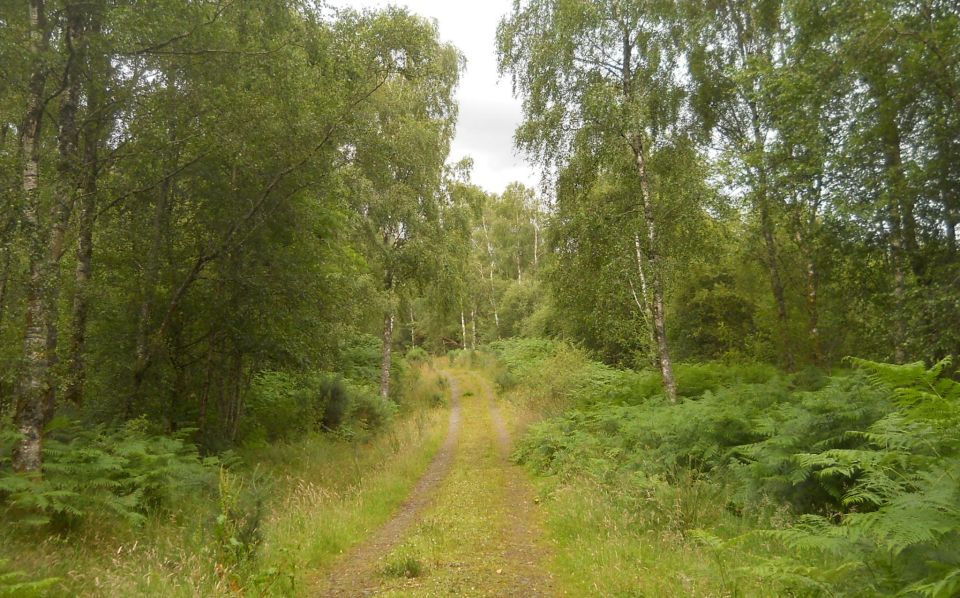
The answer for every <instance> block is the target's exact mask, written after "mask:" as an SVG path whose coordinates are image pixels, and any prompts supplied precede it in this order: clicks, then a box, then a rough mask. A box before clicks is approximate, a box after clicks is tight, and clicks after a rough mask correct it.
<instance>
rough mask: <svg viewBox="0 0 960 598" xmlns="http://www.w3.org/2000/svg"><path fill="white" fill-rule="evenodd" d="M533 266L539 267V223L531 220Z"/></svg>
mask: <svg viewBox="0 0 960 598" xmlns="http://www.w3.org/2000/svg"><path fill="white" fill-rule="evenodd" d="M533 267H534V268H539V267H540V223H539V222H537V220H536V218H534V220H533Z"/></svg>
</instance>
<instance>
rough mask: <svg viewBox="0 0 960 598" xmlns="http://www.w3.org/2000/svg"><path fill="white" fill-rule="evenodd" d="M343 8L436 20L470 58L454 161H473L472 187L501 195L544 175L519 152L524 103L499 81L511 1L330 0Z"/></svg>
mask: <svg viewBox="0 0 960 598" xmlns="http://www.w3.org/2000/svg"><path fill="white" fill-rule="evenodd" d="M330 3H331V4H332V5H334V6H339V7H353V8H368V7H370V8H379V7H384V6H387V5H388V4H392V5H395V6H406V7H408V8H409V9H410V10H411V11H412V12H415V13H417V14H421V15H423V16H425V17H428V18H432V19H436V21H437V24H438V26H439V28H440V37H441V38H442V39H443V40H444V41H449V42H452V43H453V44H454V45H455V46H457V48H459V49H460V51H461V52H463V54H464V56H466V58H467V70H466V72H465V73H464V74H463V76H462V78H461V80H460V88H459V90H458V91H457V99H458V101H459V102H460V117H459V119H458V121H457V135H456V137H455V138H454V140H453V146H452V147H451V150H450V161H451V162H457V161H459V160H460V159H461V158H463V157H464V156H470V157H471V158H473V162H474V167H473V182H474V183H476V184H478V185H480V186H481V187H483V188H484V189H486V190H487V191H493V192H496V193H499V192H501V191H503V188H504V187H505V186H506V185H507V183H509V182H511V181H520V182H522V183H525V184H527V185H529V186H531V187H533V186H536V185H537V184H538V182H539V180H540V177H539V174H538V172H537V171H536V170H534V169H533V168H532V167H531V166H529V165H528V164H527V163H526V162H525V161H524V159H523V158H522V157H521V156H519V155H517V154H515V153H514V149H513V131H514V129H515V128H516V127H517V124H519V122H520V118H521V112H520V101H519V100H515V99H514V98H513V96H512V94H511V93H510V81H509V78H506V77H505V78H504V79H503V80H502V81H501V80H499V79H498V77H497V56H496V48H495V41H494V37H495V36H496V32H497V23H498V22H499V21H500V17H501V16H503V15H505V14H507V13H508V12H510V9H511V7H512V4H513V3H512V0H472V1H454V0H395V1H393V2H387V1H382V0H330Z"/></svg>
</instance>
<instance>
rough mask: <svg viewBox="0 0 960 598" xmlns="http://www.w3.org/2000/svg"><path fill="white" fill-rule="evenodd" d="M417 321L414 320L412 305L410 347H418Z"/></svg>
mask: <svg viewBox="0 0 960 598" xmlns="http://www.w3.org/2000/svg"><path fill="white" fill-rule="evenodd" d="M416 324H417V323H416V320H414V319H413V305H410V346H411V347H416V346H417V325H416Z"/></svg>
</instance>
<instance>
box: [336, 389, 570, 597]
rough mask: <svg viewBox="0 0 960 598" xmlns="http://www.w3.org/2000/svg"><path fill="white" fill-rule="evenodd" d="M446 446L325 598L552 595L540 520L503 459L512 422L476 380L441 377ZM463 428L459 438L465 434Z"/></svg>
mask: <svg viewBox="0 0 960 598" xmlns="http://www.w3.org/2000/svg"><path fill="white" fill-rule="evenodd" d="M447 377H448V380H450V390H451V405H452V409H451V415H450V428H449V431H448V435H447V439H446V441H445V443H444V445H443V447H442V448H441V449H440V451H439V452H438V453H437V456H436V457H435V458H434V461H433V462H432V463H431V465H430V468H429V469H428V471H427V473H426V474H425V475H424V477H423V478H422V479H421V480H420V482H419V483H418V484H417V486H416V487H415V488H414V490H413V492H412V493H411V496H410V497H409V498H408V500H407V502H406V503H404V505H403V506H402V507H401V508H400V510H399V512H398V513H397V515H396V516H395V517H394V518H393V519H391V520H390V521H389V522H388V523H387V524H386V525H385V526H384V527H382V528H381V529H380V530H379V531H378V532H377V533H376V534H374V536H373V537H372V538H370V539H369V540H368V541H366V542H364V543H363V544H361V545H360V546H359V547H358V548H357V549H355V550H354V551H353V552H352V553H350V554H349V555H348V556H347V557H346V558H344V559H343V560H342V561H341V562H340V563H339V564H338V565H337V566H336V567H335V570H334V572H333V573H332V574H331V575H330V577H329V579H328V580H327V584H326V586H325V589H324V590H323V591H322V592H321V593H320V594H319V595H321V596H372V595H376V596H438V595H447V596H450V595H457V596H524V597H525V598H527V597H530V598H532V597H536V596H553V595H555V594H556V591H555V589H554V583H553V579H552V578H551V576H550V575H549V573H547V572H546V571H545V569H544V568H543V565H544V563H545V562H546V560H547V556H548V555H547V552H546V550H545V548H544V547H543V546H542V545H541V544H540V537H541V536H542V531H541V528H540V523H539V516H538V515H539V514H538V513H537V507H536V504H535V503H534V502H533V498H532V493H531V490H530V488H529V485H528V483H527V481H526V474H525V473H524V472H523V471H522V470H520V468H519V467H518V466H517V465H514V464H512V463H511V462H510V460H509V455H510V452H511V440H510V434H509V428H508V421H507V419H506V418H505V417H504V413H503V411H502V410H501V409H500V407H499V403H498V399H497V398H496V395H495V394H494V392H493V390H492V388H491V386H490V384H489V382H487V381H486V380H485V379H483V378H482V376H480V375H479V374H476V373H473V372H466V371H456V372H453V373H450V374H448V375H447ZM461 428H462V429H461Z"/></svg>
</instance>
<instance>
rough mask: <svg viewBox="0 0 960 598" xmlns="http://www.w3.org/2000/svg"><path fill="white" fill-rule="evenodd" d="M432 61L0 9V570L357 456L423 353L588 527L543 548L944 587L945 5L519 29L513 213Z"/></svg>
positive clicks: (203, 16)
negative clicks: (488, 387)
mask: <svg viewBox="0 0 960 598" xmlns="http://www.w3.org/2000/svg"><path fill="white" fill-rule="evenodd" d="M450 41H451V42H452V43H449V42H447V41H444V40H442V39H441V38H440V35H439V33H438V30H437V26H436V25H435V24H434V23H433V22H432V21H430V20H428V19H425V18H423V17H420V16H417V15H416V14H414V13H412V12H410V11H408V10H406V9H400V8H390V9H385V10H382V11H364V12H356V11H352V10H339V9H334V8H331V7H329V6H326V5H323V4H318V3H314V2H312V1H308V0H257V1H247V0H240V1H234V2H227V1H221V0H202V1H198V2H183V1H179V0H158V1H154V2H139V1H134V0H111V1H109V2H108V1H107V0H29V1H24V2H7V3H3V4H2V5H0V451H2V453H0V508H2V509H3V513H4V519H3V521H4V524H3V525H4V527H9V529H8V530H4V532H3V534H4V536H3V537H5V538H8V539H9V541H10V542H28V541H30V539H35V538H38V537H53V536H59V537H64V536H63V535H64V534H66V535H67V536H66V537H69V534H78V533H80V532H79V531H78V530H82V529H83V527H84V526H85V525H89V524H90V520H91V517H93V518H95V519H96V518H102V517H108V516H109V518H111V519H116V520H117V524H116V525H117V526H120V527H124V526H125V527H124V529H127V528H129V529H140V527H139V526H143V525H144V521H148V520H150V518H151V517H158V516H159V517H162V516H163V515H162V514H163V513H168V512H171V511H174V512H175V511H176V510H177V508H178V501H179V500H180V499H179V498H178V497H179V496H180V495H181V493H183V492H189V491H190V488H194V487H197V488H200V487H205V488H207V489H208V490H209V492H210V493H211V495H216V494H217V492H219V493H220V495H221V496H223V495H225V494H227V493H228V492H227V491H226V490H225V487H229V484H228V483H227V486H225V485H224V484H225V482H224V479H225V478H223V476H224V475H236V476H239V477H242V476H243V475H245V474H242V473H236V474H224V473H223V472H224V471H230V470H231V469H235V470H236V471H240V472H242V471H247V470H245V469H244V468H250V467H252V466H253V465H255V459H253V458H251V457H249V455H248V456H247V457H246V459H244V458H243V457H238V454H240V455H242V454H244V453H243V451H244V450H245V449H249V448H251V447H265V446H272V445H276V444H279V443H295V442H297V441H298V440H300V439H302V438H305V437H309V436H311V435H318V434H319V435H325V436H330V437H336V438H337V439H338V441H342V442H346V443H353V444H357V445H359V444H363V443H369V442H371V438H374V437H375V436H376V435H377V433H378V432H380V431H383V430H388V429H390V428H391V427H393V426H395V425H397V424H396V422H397V421H398V418H400V419H402V417H404V414H405V413H410V412H412V410H415V409H416V408H417V407H416V406H415V405H414V402H412V401H410V400H408V397H409V394H410V393H409V392H408V391H409V390H410V388H415V387H416V385H417V376H418V374H417V372H419V371H420V370H419V369H418V368H419V364H422V363H423V362H424V361H425V360H426V359H427V354H434V355H443V354H446V353H447V352H448V351H454V353H452V354H451V355H452V357H454V358H457V357H458V356H459V359H460V360H461V362H462V363H474V364H475V365H476V364H482V365H483V367H490V368H492V369H491V371H494V372H495V375H496V376H497V382H498V384H499V386H500V387H501V389H502V390H504V391H505V392H508V393H511V396H513V397H514V398H515V399H516V400H518V401H525V402H526V403H527V404H529V405H530V406H531V407H530V408H531V409H535V410H538V413H539V416H540V417H544V418H546V419H545V420H544V421H543V422H542V423H540V424H537V425H535V426H534V428H533V429H532V431H531V432H530V434H529V435H528V436H527V437H526V438H525V439H524V440H523V441H522V443H521V446H520V449H519V450H518V453H517V454H518V458H519V459H521V460H522V461H524V462H526V463H527V464H528V465H530V467H531V469H532V471H533V472H534V473H535V474H537V475H539V476H544V477H547V478H550V479H552V480H554V482H552V483H553V484H554V486H553V488H554V489H555V490H556V489H557V488H559V487H560V486H563V485H564V484H566V485H567V487H568V489H569V488H574V489H577V488H579V489H584V488H586V489H588V490H589V492H587V494H590V495H594V496H597V497H599V498H598V499H597V500H598V501H600V502H598V503H597V504H593V505H586V504H573V503H569V502H568V503H563V502H562V501H560V502H558V503H556V504H558V505H563V504H567V506H568V507H569V513H570V514H568V517H574V518H575V517H576V516H580V517H586V516H587V514H589V513H591V512H596V513H600V512H601V511H602V510H603V509H610V510H611V511H610V512H616V513H618V515H617V516H620V517H624V518H626V519H623V521H622V522H623V523H624V527H625V528H630V527H631V526H632V527H634V528H635V529H634V532H635V533H641V532H644V531H645V530H646V531H650V530H652V531H653V533H656V534H658V535H659V536H660V537H666V536H664V534H667V535H668V536H669V533H672V532H677V533H679V534H680V536H682V537H684V538H686V539H685V540H684V542H689V543H695V542H700V543H701V544H700V545H702V546H707V547H709V549H710V550H712V551H714V554H715V555H722V554H724V551H746V552H745V553H744V554H742V555H740V556H744V558H746V556H749V559H748V560H751V561H752V562H753V563H754V564H755V565H756V566H755V567H754V569H750V570H745V571H741V572H740V573H739V574H737V575H739V577H737V575H735V574H733V573H730V572H728V571H727V569H726V568H725V567H724V565H723V563H724V560H723V558H724V557H722V556H717V562H718V563H720V564H719V565H718V569H717V570H711V571H710V572H708V573H705V574H704V575H705V576H707V577H710V576H713V577H712V578H715V581H716V580H720V581H717V582H716V583H717V584H719V585H716V586H710V585H707V586H704V587H701V588H700V589H701V590H703V592H704V593H706V594H711V593H713V594H715V595H721V594H722V595H733V594H738V593H740V594H742V593H745V594H747V595H753V594H756V595H770V593H771V592H772V593H774V594H776V593H789V594H792V595H820V594H831V593H832V594H835V595H843V594H850V595H878V594H879V595H883V594H895V593H897V592H904V593H905V594H907V595H930V596H952V595H955V592H958V591H960V561H958V560H957V555H958V554H960V549H958V547H960V487H958V485H957V479H956V476H957V471H958V470H960V460H958V459H960V444H958V442H957V439H956V434H955V431H956V426H957V425H958V424H960V390H958V388H960V387H958V385H957V383H956V382H954V379H955V378H956V368H955V365H954V363H953V362H952V361H951V356H954V355H957V354H958V353H960V260H958V254H957V252H958V247H957V245H958V238H957V226H958V223H960V10H958V8H957V6H956V5H955V4H954V3H953V2H949V1H945V0H944V1H941V0H915V1H906V0H873V1H871V2H811V1H809V0H677V1H675V2H674V1H671V2H641V1H639V0H603V1H586V0H572V1H557V0H515V2H514V7H513V10H512V12H511V13H510V14H507V15H505V16H504V17H503V20H502V21H501V24H500V28H499V30H498V33H497V38H496V51H497V53H498V58H499V64H500V68H501V72H502V74H503V75H504V76H505V77H506V78H507V79H508V80H510V81H511V82H512V84H513V88H514V91H515V93H516V94H517V95H518V97H520V98H521V99H522V101H523V112H524V120H523V123H522V124H521V126H520V128H519V129H518V130H517V132H516V135H515V142H516V145H517V147H518V148H519V149H520V150H521V151H523V152H524V153H525V155H526V156H527V157H528V158H529V159H530V160H531V161H533V162H535V163H537V164H538V165H540V166H541V167H542V171H543V182H542V185H541V186H540V187H538V188H535V189H534V188H528V187H525V186H523V185H521V184H519V183H515V184H511V185H510V186H508V187H507V188H506V189H503V190H485V189H481V188H480V187H478V186H477V185H475V184H473V183H472V182H471V178H470V170H471V162H470V160H469V158H466V159H462V160H461V161H459V162H454V161H452V159H454V160H455V159H460V157H458V156H454V157H451V156H450V155H449V146H450V142H451V140H452V137H453V135H454V132H455V126H456V117H457V105H456V101H455V99H454V92H455V90H456V86H457V82H458V78H459V76H460V74H461V73H462V70H463V68H465V63H464V59H463V57H462V56H461V55H460V53H459V52H458V50H457V49H456V47H455V44H456V40H450ZM510 339H513V340H510ZM491 347H492V348H491ZM470 356H473V357H470ZM478 356H479V357H478ZM851 358H852V359H851ZM868 360H869V361H868ZM493 363H495V364H496V365H491V364H493ZM654 372H655V374H654ZM353 444H351V446H353ZM238 451H239V453H238ZM337 455H341V456H342V454H341V453H338V452H336V451H334V452H332V453H331V455H330V456H329V457H325V456H324V455H319V454H318V455H316V456H315V457H314V458H315V459H318V460H323V459H325V458H329V459H331V460H332V459H336V458H338V457H337ZM354 455H356V453H354ZM355 460H356V457H355ZM244 461H246V462H244ZM358 467H359V466H358ZM218 468H219V469H220V471H221V473H220V476H221V477H220V482H219V486H217V482H216V481H215V480H214V481H211V480H212V478H213V477H216V473H215V472H216V471H217V469H218ZM238 479H239V478H238ZM561 480H562V481H561ZM691 489H694V490H696V491H697V492H700V494H699V495H698V496H700V497H702V496H709V497H710V499H709V500H706V501H705V502H709V503H711V504H719V505H721V506H722V505H726V506H727V507H728V508H727V509H726V510H725V511H723V512H722V513H712V514H711V513H710V512H706V511H704V510H703V509H702V508H701V507H702V504H703V502H704V501H701V502H698V503H697V504H698V505H700V506H697V507H691V511H690V513H687V512H686V511H685V510H684V509H685V508H686V506H684V505H685V504H686V503H684V502H683V500H684V497H685V496H688V495H689V494H685V493H689V492H693V490H691ZM557 492H558V496H566V497H567V499H566V500H567V501H570V500H573V499H572V498H571V496H572V494H570V493H568V494H562V493H560V491H559V490H557ZM671 493H672V494H671ZM574 494H575V493H574ZM644 497H646V498H644ZM670 500H675V506H676V505H679V506H676V509H675V512H674V513H673V515H669V514H667V515H664V517H665V518H666V520H669V521H668V523H667V524H664V523H663V521H664V520H663V519H660V518H657V519H656V525H654V524H653V523H650V526H648V527H645V525H646V524H645V523H643V516H642V515H638V513H643V512H644V511H643V509H649V508H651V507H650V506H649V504H654V505H655V506H656V508H662V509H663V511H664V513H667V512H669V511H670V507H669V504H668V503H669V502H670ZM698 500H699V499H698ZM604 501H605V502H604ZM644 501H646V502H644ZM658 501H661V502H662V504H661V502H658ZM214 502H215V501H214ZM601 503H602V504H601ZM648 503H649V504H648ZM221 504H223V503H221ZM643 505H646V506H643ZM697 509H700V510H697ZM228 511H229V510H226V511H224V512H228ZM229 512H232V511H229ZM573 513H578V515H574V514H573ZM599 517H600V516H599V515H598V518H599ZM671 517H679V518H680V520H674V519H671ZM638 518H639V522H638ZM613 519H616V517H613ZM608 520H611V519H610V518H607V519H605V520H604V521H608ZM653 520H654V519H650V521H651V522H652V521H653ZM733 520H735V521H736V524H733V523H730V521H733ZM224 521H227V523H224ZM7 522H10V525H9V526H8V525H7ZM231 522H232V523H231ZM247 523H249V521H247V519H244V518H243V517H240V518H238V519H237V520H236V521H233V520H232V519H230V517H227V518H226V519H225V520H220V519H218V520H217V523H216V524H215V525H216V526H219V527H217V528H216V529H217V532H216V533H217V534H219V536H216V534H215V536H216V537H218V538H219V541H221V543H223V542H224V538H228V539H232V540H233V541H234V542H236V543H237V544H239V545H247V544H251V543H254V542H253V541H252V540H251V539H250V538H251V537H252V536H249V534H252V533H253V532H251V531H250V530H249V529H248V530H247V532H249V533H248V536H249V537H246V539H244V533H246V532H244V529H246V528H244V525H247ZM574 523H577V525H583V526H585V527H596V526H598V525H600V524H598V523H597V521H590V520H585V519H581V520H574ZM251 525H252V524H251ZM571 525H573V523H571ZM663 525H667V526H668V527H667V528H664V527H662V526H663ZM224 526H226V527H224ZM230 526H233V527H230ZM651 526H652V527H651ZM657 526H661V527H657ZM669 526H675V528H674V527H669ZM693 530H697V532H696V533H694V532H693ZM744 534H755V535H753V536H750V538H748V539H746V540H744V539H743V538H745V537H746V536H745V535H744ZM756 534H760V535H759V536H757V535H756ZM763 534H766V535H763ZM758 537H760V538H761V540H757V538H758ZM238 539H239V540H238ZM628 540H629V539H623V542H625V543H627V544H628V543H629V542H628ZM637 541H638V542H640V541H639V540H637ZM571 542H572V540H571ZM758 542H759V544H758ZM227 544H229V545H231V546H233V544H230V543H229V542H227ZM11 545H13V544H11ZM678 546H679V544H678ZM683 546H687V544H683ZM664 550H665V554H670V550H669V547H667V548H664ZM218 554H220V556H217V557H214V558H217V559H220V560H218V561H217V562H218V563H220V562H221V561H223V562H225V561H224V558H225V557H223V555H222V553H218ZM232 554H233V556H232V561H230V562H231V563H232V566H234V567H236V568H237V570H241V569H242V568H243V567H244V566H247V565H245V564H244V559H245V558H246V556H244V557H243V558H241V557H240V556H237V554H236V553H232ZM244 554H246V553H244ZM767 554H773V555H776V556H772V557H770V558H769V559H767V560H764V558H765V557H764V556H761V555H767ZM740 556H738V557H736V558H731V559H730V561H731V562H734V561H736V560H738V559H739V558H740ZM9 557H11V555H10V554H6V553H4V552H0V593H2V591H3V588H4V584H5V583H8V582H9V583H14V582H13V579H14V577H9V576H8V577H6V578H5V577H3V575H2V574H3V562H4V561H3V559H5V558H9ZM678 558H679V557H678ZM681 561H682V559H681ZM218 566H219V565H218ZM565 566H567V567H571V568H574V567H580V568H584V567H590V566H591V565H590V563H586V562H577V561H576V560H573V561H565ZM675 566H677V567H682V566H683V565H682V562H681V563H680V564H677V563H675ZM711 566H712V565H711ZM16 567H17V569H18V573H17V576H16V579H17V580H20V579H21V578H22V577H23V576H24V575H26V577H27V578H29V579H39V577H41V576H40V575H35V574H33V573H32V572H26V573H24V572H23V569H24V568H25V565H24V563H23V562H22V561H18V562H17V563H16ZM730 567H732V565H730ZM717 571H719V573H718V572H717ZM237 579H241V578H240V577H238V578H237ZM242 579H244V580H246V581H243V583H251V584H253V583H255V582H254V581H250V579H252V578H242ZM737 579H739V580H740V581H736V580H737ZM757 580H763V581H761V582H758V581H757ZM621 581H622V583H623V584H624V585H623V586H622V587H621V586H611V587H608V588H607V589H608V590H609V591H610V592H611V593H612V594H615V595H630V591H632V590H630V589H629V588H630V587H631V586H630V584H631V583H634V581H635V580H632V579H627V580H619V579H617V578H615V577H613V578H610V579H609V580H608V582H609V583H620V582H621ZM17 583H20V585H19V586H16V588H17V589H16V590H14V591H37V592H43V591H45V590H44V588H45V587H46V588H49V587H55V586H54V585H52V584H54V583H55V582H52V581H51V582H49V583H45V582H43V581H42V580H41V581H37V582H36V583H35V584H34V585H31V583H30V582H21V581H18V582H17ZM755 583H760V584H761V585H751V584H755ZM738 584H742V585H738ZM763 584H772V585H763ZM778 584H779V585H778ZM11 587H13V586H11ZM270 587H272V588H274V589H273V590H271V591H279V590H276V587H274V586H270ZM61 589H62V588H61ZM648 590H649V588H648ZM65 591H67V592H68V593H69V590H65ZM650 591H653V590H650ZM657 591H665V592H668V593H669V592H671V591H677V588H674V587H665V588H658V589H657ZM679 591H684V590H682V589H681V590H679Z"/></svg>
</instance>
